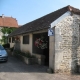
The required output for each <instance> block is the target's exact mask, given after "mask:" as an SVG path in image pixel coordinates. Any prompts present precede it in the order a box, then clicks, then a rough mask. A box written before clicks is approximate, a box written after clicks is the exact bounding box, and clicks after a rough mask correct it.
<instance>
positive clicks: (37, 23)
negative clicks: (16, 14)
mask: <svg viewBox="0 0 80 80" xmlns="http://www.w3.org/2000/svg"><path fill="white" fill-rule="evenodd" d="M67 11H71V12H73V13H75V14H80V10H78V9H76V8H73V7H71V6H66V7H64V8H61V9H59V10H57V11H54V12H52V13H50V14H47V15H45V16H43V17H41V18H39V19H36V20H34V21H32V22H29V23H27V24H25V25H23V26H21V27H19V28H18V29H16V30H15V31H14V32H12V33H11V34H10V35H9V36H15V35H19V34H24V33H28V32H33V31H38V30H42V29H47V28H49V25H50V24H51V23H52V22H53V21H55V20H56V19H57V18H59V17H60V16H61V15H63V14H64V13H65V12H67Z"/></svg>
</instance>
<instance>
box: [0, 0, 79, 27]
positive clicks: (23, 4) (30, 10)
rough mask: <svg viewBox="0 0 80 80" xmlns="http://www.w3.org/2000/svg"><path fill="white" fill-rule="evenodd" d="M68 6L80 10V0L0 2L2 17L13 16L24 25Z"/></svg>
mask: <svg viewBox="0 0 80 80" xmlns="http://www.w3.org/2000/svg"><path fill="white" fill-rule="evenodd" d="M67 5H71V6H73V7H75V8H78V9H80V0H0V16H2V14H4V16H9V17H11V16H12V17H13V18H16V20H17V22H18V25H24V24H26V23H28V22H31V21H33V20H35V19H37V18H40V17H42V16H44V15H46V14H49V13H51V12H54V11H56V10H58V9H60V8H63V7H65V6H67Z"/></svg>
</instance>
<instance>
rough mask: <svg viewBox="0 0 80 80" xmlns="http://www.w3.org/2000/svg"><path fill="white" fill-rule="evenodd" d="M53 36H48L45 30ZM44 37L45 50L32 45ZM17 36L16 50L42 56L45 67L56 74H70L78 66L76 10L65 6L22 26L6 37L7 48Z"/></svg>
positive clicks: (79, 40) (79, 34) (79, 43)
mask: <svg viewBox="0 0 80 80" xmlns="http://www.w3.org/2000/svg"><path fill="white" fill-rule="evenodd" d="M49 28H50V29H51V30H53V36H48V29H49ZM42 34H46V35H45V36H44V38H46V37H47V38H48V45H47V46H48V47H47V49H45V50H44V49H43V50H41V49H39V48H36V47H35V45H34V41H35V39H36V38H39V37H40V35H42ZM16 36H18V37H19V46H18V47H19V49H20V50H21V51H29V52H30V53H31V54H32V55H35V56H37V58H38V59H40V58H41V56H42V55H44V56H45V57H46V60H45V61H46V62H48V66H49V68H51V69H53V70H54V72H56V73H59V72H60V73H74V72H77V68H78V66H79V65H80V10H79V9H76V8H74V7H72V6H66V7H64V8H61V9H59V10H57V11H54V12H52V13H50V14H48V15H45V16H43V17H41V18H39V19H37V20H34V21H32V22H30V23H27V24H25V25H23V26H22V27H20V28H18V29H17V30H15V31H14V32H12V33H11V34H10V35H9V38H10V39H11V40H10V41H11V42H10V46H11V47H13V45H14V43H13V42H12V38H13V37H16Z"/></svg>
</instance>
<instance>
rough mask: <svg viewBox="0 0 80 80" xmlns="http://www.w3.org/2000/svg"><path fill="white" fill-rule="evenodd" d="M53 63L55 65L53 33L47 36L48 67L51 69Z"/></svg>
mask: <svg viewBox="0 0 80 80" xmlns="http://www.w3.org/2000/svg"><path fill="white" fill-rule="evenodd" d="M53 31H54V29H53ZM54 32H55V31H54ZM54 65H55V33H54V36H49V68H51V69H53V71H54Z"/></svg>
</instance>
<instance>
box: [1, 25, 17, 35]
mask: <svg viewBox="0 0 80 80" xmlns="http://www.w3.org/2000/svg"><path fill="white" fill-rule="evenodd" d="M15 29H16V28H8V27H3V28H2V29H1V32H2V33H3V34H5V33H8V34H10V33H11V32H13V31H14V30H15Z"/></svg>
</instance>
